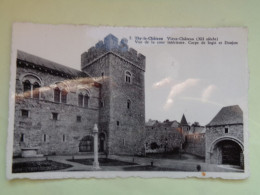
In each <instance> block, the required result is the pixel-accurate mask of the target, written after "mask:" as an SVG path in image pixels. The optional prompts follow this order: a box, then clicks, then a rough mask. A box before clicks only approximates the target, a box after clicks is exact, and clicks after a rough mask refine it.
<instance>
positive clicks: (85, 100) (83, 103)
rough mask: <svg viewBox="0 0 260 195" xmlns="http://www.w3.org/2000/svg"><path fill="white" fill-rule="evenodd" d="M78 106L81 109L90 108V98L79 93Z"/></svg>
mask: <svg viewBox="0 0 260 195" xmlns="http://www.w3.org/2000/svg"><path fill="white" fill-rule="evenodd" d="M78 105H79V106H80V107H84V108H88V106H89V96H88V94H85V95H83V94H82V93H79V95H78Z"/></svg>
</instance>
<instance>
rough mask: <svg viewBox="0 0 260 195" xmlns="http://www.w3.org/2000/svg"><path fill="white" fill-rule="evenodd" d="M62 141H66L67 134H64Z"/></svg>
mask: <svg viewBox="0 0 260 195" xmlns="http://www.w3.org/2000/svg"><path fill="white" fill-rule="evenodd" d="M62 141H63V142H65V141H66V135H64V134H63V136H62Z"/></svg>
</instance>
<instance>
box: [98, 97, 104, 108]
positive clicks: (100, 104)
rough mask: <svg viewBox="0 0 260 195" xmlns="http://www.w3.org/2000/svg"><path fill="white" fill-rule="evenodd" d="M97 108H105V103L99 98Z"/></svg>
mask: <svg viewBox="0 0 260 195" xmlns="http://www.w3.org/2000/svg"><path fill="white" fill-rule="evenodd" d="M99 107H100V108H104V107H105V101H104V99H103V98H101V99H100V101H99Z"/></svg>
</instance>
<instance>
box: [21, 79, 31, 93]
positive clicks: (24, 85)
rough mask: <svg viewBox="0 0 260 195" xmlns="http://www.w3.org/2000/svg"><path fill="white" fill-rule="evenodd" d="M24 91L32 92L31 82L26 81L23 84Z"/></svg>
mask: <svg viewBox="0 0 260 195" xmlns="http://www.w3.org/2000/svg"><path fill="white" fill-rule="evenodd" d="M23 91H24V92H27V91H31V83H30V81H28V80H26V81H24V82H23Z"/></svg>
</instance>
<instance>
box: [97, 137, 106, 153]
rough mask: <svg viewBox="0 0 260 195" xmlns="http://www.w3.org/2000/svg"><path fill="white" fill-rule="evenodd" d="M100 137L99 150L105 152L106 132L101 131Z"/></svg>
mask: <svg viewBox="0 0 260 195" xmlns="http://www.w3.org/2000/svg"><path fill="white" fill-rule="evenodd" d="M98 138H99V152H105V150H106V145H105V141H106V136H105V134H104V133H100V134H99V136H98Z"/></svg>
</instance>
